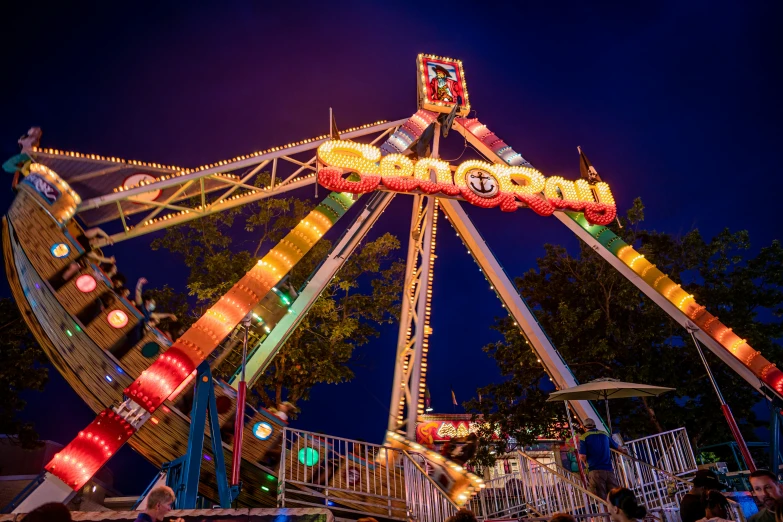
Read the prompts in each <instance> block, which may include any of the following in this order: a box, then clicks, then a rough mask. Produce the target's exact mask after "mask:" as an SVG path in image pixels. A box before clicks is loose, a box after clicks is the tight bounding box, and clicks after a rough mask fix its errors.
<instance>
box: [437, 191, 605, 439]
mask: <svg viewBox="0 0 783 522" xmlns="http://www.w3.org/2000/svg"><path fill="white" fill-rule="evenodd" d="M440 204H441V207H442V208H443V211H444V212H445V213H446V216H447V217H448V219H449V221H450V222H451V226H453V227H454V229H455V230H456V231H457V233H458V234H459V235H460V236H461V237H462V239H463V241H465V244H466V245H467V247H468V249H469V250H470V253H471V255H472V256H473V257H474V259H475V260H476V262H477V263H478V264H479V267H481V270H482V272H484V275H486V276H487V279H489V282H490V284H491V285H492V286H493V287H494V289H495V290H496V292H497V294H498V297H500V300H501V301H502V302H503V307H504V308H506V309H507V310H508V312H509V313H510V314H511V316H512V317H513V318H514V321H515V322H516V324H517V325H518V326H519V328H520V329H521V330H522V331H523V332H524V334H525V337H527V339H528V341H529V342H530V345H531V347H532V348H533V350H534V351H535V352H536V354H537V355H538V357H539V358H540V359H541V362H542V364H543V365H544V367H545V368H546V369H547V371H548V372H549V374H550V375H551V376H552V379H553V380H554V382H555V384H556V385H557V387H558V389H563V388H571V387H573V386H576V385H578V384H579V383H578V382H577V380H576V377H574V374H573V373H571V370H570V369H569V368H568V365H567V364H566V362H565V361H564V360H563V358H562V357H561V356H560V353H559V352H558V351H557V349H555V346H554V345H553V344H552V341H551V340H550V339H549V337H548V336H547V334H546V332H544V329H543V328H542V327H541V325H540V324H539V323H538V320H537V319H536V317H535V315H533V312H532V311H531V310H530V308H528V306H527V303H525V301H524V300H523V299H522V297H520V295H519V293H518V292H517V289H516V286H515V285H514V283H513V282H512V281H511V278H509V277H508V275H507V274H506V272H505V271H504V270H503V267H501V266H500V263H498V260H497V259H496V258H495V256H494V254H492V251H491V250H490V249H489V247H488V246H487V244H486V242H485V241H484V239H483V238H482V237H481V234H480V233H479V231H478V230H477V229H476V227H475V225H473V223H472V222H471V221H470V218H469V217H468V215H467V214H466V213H465V210H464V209H463V208H462V206H461V205H460V203H459V202H458V201H453V200H446V199H443V200H441V202H440ZM570 403H571V405H572V407H573V408H574V411H575V412H576V415H577V416H578V417H579V419H580V420H581V421H582V422H584V421H585V419H586V418H588V417H590V418H592V419H594V420H595V421H596V425H597V426H598V427H599V428H601V427H602V426H600V425H601V424H602V421H601V417H600V415H598V413H597V412H596V410H595V409H594V408H593V406H592V404H591V403H590V401H570ZM603 429H606V427H605V426H603Z"/></svg>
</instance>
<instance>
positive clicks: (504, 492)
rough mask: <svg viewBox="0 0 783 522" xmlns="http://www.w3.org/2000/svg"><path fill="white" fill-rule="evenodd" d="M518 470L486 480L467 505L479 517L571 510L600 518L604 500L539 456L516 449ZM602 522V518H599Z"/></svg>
mask: <svg viewBox="0 0 783 522" xmlns="http://www.w3.org/2000/svg"><path fill="white" fill-rule="evenodd" d="M518 462H519V471H518V472H515V473H511V474H509V475H504V476H502V477H498V478H496V479H493V480H491V481H489V482H486V483H485V486H486V487H485V488H483V489H481V490H480V491H479V493H478V494H477V495H476V496H475V497H473V499H472V500H471V502H470V505H469V506H468V507H469V508H470V509H471V510H472V511H473V512H474V513H476V515H477V516H478V517H479V518H480V519H492V518H521V517H543V518H547V517H550V516H552V515H553V514H555V513H571V514H572V515H574V516H577V517H578V518H580V519H584V520H586V521H589V522H593V519H594V518H595V520H596V522H597V521H601V519H602V518H603V516H602V513H605V512H606V511H607V510H606V502H605V501H604V500H602V499H599V498H598V497H596V496H595V495H593V494H592V493H590V492H589V491H587V490H586V489H584V488H583V487H582V486H581V485H580V484H578V483H577V482H574V481H573V480H571V478H570V477H568V476H566V475H563V474H561V473H559V472H557V471H555V469H553V468H554V466H551V467H550V466H547V465H545V464H543V463H541V462H539V461H538V460H536V459H534V458H532V457H530V456H528V455H526V454H524V453H518ZM601 522H602V521H601Z"/></svg>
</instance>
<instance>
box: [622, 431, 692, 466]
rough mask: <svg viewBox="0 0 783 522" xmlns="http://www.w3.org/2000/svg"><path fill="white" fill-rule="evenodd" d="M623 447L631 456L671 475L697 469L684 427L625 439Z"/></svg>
mask: <svg viewBox="0 0 783 522" xmlns="http://www.w3.org/2000/svg"><path fill="white" fill-rule="evenodd" d="M625 447H626V448H627V449H628V453H629V454H630V455H631V456H632V457H635V458H637V459H639V460H641V461H643V462H647V463H648V464H650V465H652V466H655V467H657V468H660V469H663V470H664V471H667V472H668V473H671V474H672V475H677V476H681V475H687V474H688V473H695V472H696V470H697V469H698V465H697V464H696V457H695V456H694V455H693V448H692V447H691V442H690V439H688V432H687V431H685V428H678V429H676V430H671V431H665V432H663V433H658V434H656V435H650V436H649V437H642V438H641V439H636V440H631V441H627V442H626V443H625Z"/></svg>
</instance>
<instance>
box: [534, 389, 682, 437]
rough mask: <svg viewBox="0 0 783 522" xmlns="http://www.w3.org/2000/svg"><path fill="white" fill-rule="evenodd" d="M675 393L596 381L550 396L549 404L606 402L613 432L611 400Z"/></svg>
mask: <svg viewBox="0 0 783 522" xmlns="http://www.w3.org/2000/svg"><path fill="white" fill-rule="evenodd" d="M669 391H674V388H665V387H663V386H651V385H649V384H636V383H633V382H622V381H618V380H617V379H608V378H604V379H596V380H594V381H590V382H587V383H585V384H580V385H579V386H574V387H573V388H565V389H564V390H559V391H556V392H552V393H550V394H549V398H548V399H547V402H552V401H578V400H586V401H600V400H605V401H607V403H606V417H607V421H608V422H609V431H611V430H612V420H611V417H609V402H608V401H609V399H627V398H631V397H657V396H658V395H661V394H663V393H666V392H669Z"/></svg>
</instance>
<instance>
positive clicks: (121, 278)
mask: <svg viewBox="0 0 783 522" xmlns="http://www.w3.org/2000/svg"><path fill="white" fill-rule="evenodd" d="M109 278H110V279H111V287H112V290H114V291H115V292H116V293H117V295H119V296H120V297H124V298H125V299H127V298H128V296H129V295H130V290H128V288H127V287H126V286H125V284H126V283H127V282H128V280H127V279H126V277H125V274H122V273H120V272H116V273H114V274H113V275H111V276H109Z"/></svg>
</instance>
